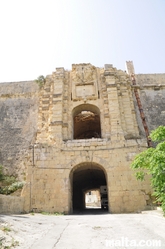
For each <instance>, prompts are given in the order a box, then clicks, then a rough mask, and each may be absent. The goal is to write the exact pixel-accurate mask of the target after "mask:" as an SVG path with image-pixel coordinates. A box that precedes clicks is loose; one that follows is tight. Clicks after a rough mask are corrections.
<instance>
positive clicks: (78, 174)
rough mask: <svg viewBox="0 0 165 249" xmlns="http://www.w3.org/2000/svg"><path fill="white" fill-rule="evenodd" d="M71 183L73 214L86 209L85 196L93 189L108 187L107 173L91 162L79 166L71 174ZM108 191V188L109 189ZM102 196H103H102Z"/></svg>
mask: <svg viewBox="0 0 165 249" xmlns="http://www.w3.org/2000/svg"><path fill="white" fill-rule="evenodd" d="M70 181H71V198H72V200H71V212H76V211H80V210H84V209H85V194H86V193H87V191H90V190H92V189H99V190H100V188H101V187H102V186H104V187H107V179H106V173H105V171H104V169H103V168H102V167H101V166H100V165H98V164H96V163H91V162H85V163H81V164H79V165H77V166H76V167H75V168H74V169H73V170H72V171H71V173H70ZM107 190H108V188H107ZM100 195H101V194H100ZM107 209H108V210H109V207H108V195H107V208H106V209H105V210H107Z"/></svg>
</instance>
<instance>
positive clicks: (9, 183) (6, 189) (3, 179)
mask: <svg viewBox="0 0 165 249" xmlns="http://www.w3.org/2000/svg"><path fill="white" fill-rule="evenodd" d="M23 185H24V182H19V181H17V179H16V177H15V176H12V175H7V174H4V173H3V167H2V165H0V194H4V195H10V194H11V193H14V192H15V191H16V190H18V189H22V188H23Z"/></svg>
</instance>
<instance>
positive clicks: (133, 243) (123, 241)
mask: <svg viewBox="0 0 165 249" xmlns="http://www.w3.org/2000/svg"><path fill="white" fill-rule="evenodd" d="M105 246H106V247H124V248H127V247H136V248H140V247H143V248H145V249H146V248H149V247H151V248H154V249H156V248H159V247H161V240H139V241H137V240H129V239H128V238H127V237H121V238H120V239H117V240H114V239H111V240H105Z"/></svg>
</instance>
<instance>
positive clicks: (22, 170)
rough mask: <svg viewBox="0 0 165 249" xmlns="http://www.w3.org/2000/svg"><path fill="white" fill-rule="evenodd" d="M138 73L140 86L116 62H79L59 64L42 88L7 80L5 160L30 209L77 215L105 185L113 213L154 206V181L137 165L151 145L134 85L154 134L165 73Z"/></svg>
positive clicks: (2, 98) (2, 104) (162, 113)
mask: <svg viewBox="0 0 165 249" xmlns="http://www.w3.org/2000/svg"><path fill="white" fill-rule="evenodd" d="M127 65H128V68H129V66H130V67H131V66H132V67H133V64H132V62H128V63H127ZM135 78H136V82H137V84H136V85H133V84H132V81H131V78H130V75H129V74H128V73H127V72H125V71H122V70H117V69H116V68H114V67H113V66H112V65H111V64H106V65H105V67H104V68H98V67H95V66H93V65H91V64H73V65H72V70H71V71H68V70H64V68H56V71H55V72H53V73H52V75H48V76H47V77H46V79H45V84H44V86H43V87H42V88H39V86H38V85H37V83H36V82H35V81H31V82H14V83H10V84H9V83H2V84H0V94H1V95H0V113H1V114H0V128H1V131H0V146H1V150H0V164H2V165H3V166H4V167H5V169H6V170H7V171H8V172H9V173H17V175H18V177H19V178H20V179H24V180H25V181H26V184H25V185H24V188H23V190H22V194H21V196H22V198H23V199H24V202H23V210H22V211H25V212H29V211H31V210H35V211H47V212H65V213H73V212H74V211H76V210H82V209H84V208H85V194H86V193H87V192H89V191H92V190H97V189H100V186H102V185H105V186H107V194H108V210H109V212H110V213H125V212H126V213H128V212H138V211H140V210H144V209H145V208H147V207H149V206H150V205H151V193H152V190H151V187H150V184H149V179H146V181H144V182H138V181H137V180H136V178H135V176H134V172H133V171H132V170H131V169H130V164H131V162H132V160H133V158H134V157H135V155H136V154H138V153H139V152H141V151H143V150H144V149H146V148H147V146H148V145H147V139H146V136H145V129H144V127H143V122H142V120H141V117H140V113H139V108H138V104H137V101H136V98H135V96H134V89H135V88H136V89H137V90H138V93H139V96H140V100H141V103H142V106H143V111H144V115H145V120H146V123H147V125H148V129H149V131H151V130H152V129H154V128H156V127H157V126H159V125H163V124H164V118H165V74H157V75H156V74H153V75H152V74H150V75H147V74H143V75H141V74H138V75H135Z"/></svg>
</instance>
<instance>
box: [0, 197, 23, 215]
mask: <svg viewBox="0 0 165 249" xmlns="http://www.w3.org/2000/svg"><path fill="white" fill-rule="evenodd" d="M23 207H24V198H23V197H17V196H8V195H0V213H1V214H20V213H22V212H23V211H24V210H23Z"/></svg>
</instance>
